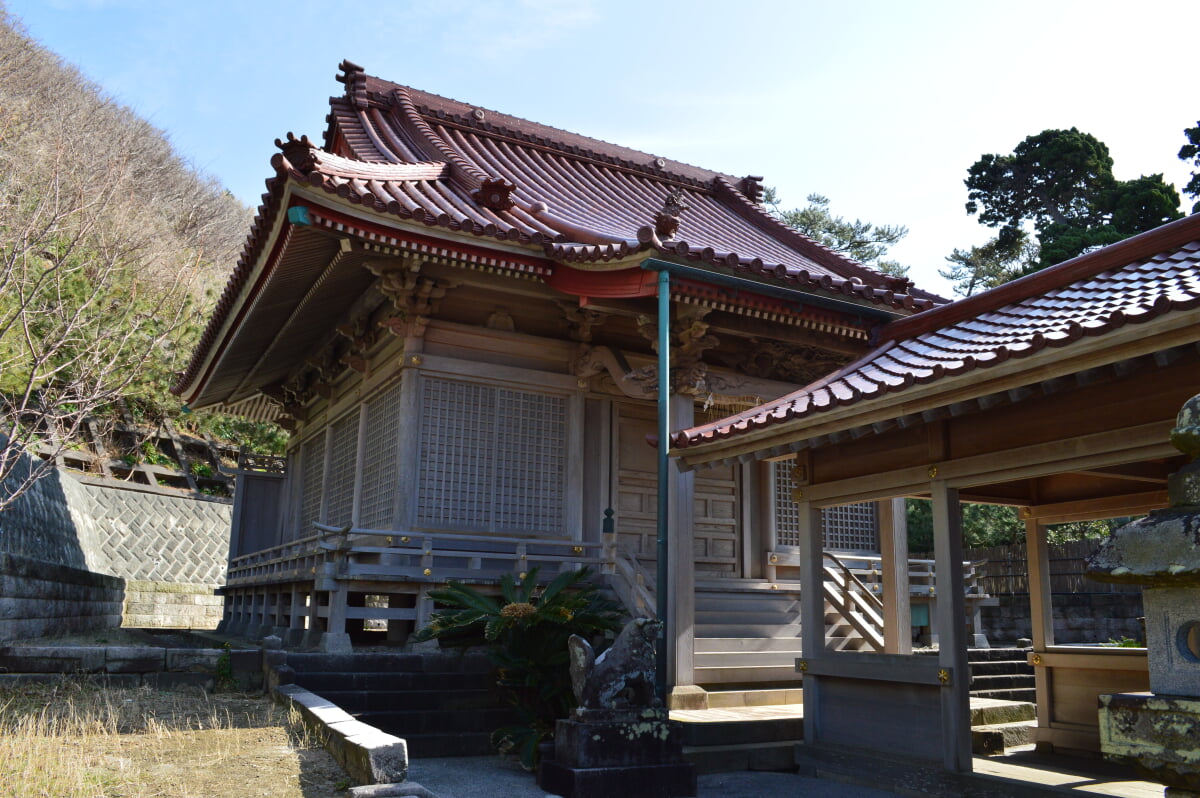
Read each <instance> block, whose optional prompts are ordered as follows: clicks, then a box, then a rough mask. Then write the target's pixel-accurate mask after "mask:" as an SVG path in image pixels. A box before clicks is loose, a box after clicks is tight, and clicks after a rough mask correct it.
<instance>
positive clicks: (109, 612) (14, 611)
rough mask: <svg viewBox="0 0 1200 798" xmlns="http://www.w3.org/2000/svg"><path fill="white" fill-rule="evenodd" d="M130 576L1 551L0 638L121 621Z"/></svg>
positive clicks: (108, 625) (72, 630)
mask: <svg viewBox="0 0 1200 798" xmlns="http://www.w3.org/2000/svg"><path fill="white" fill-rule="evenodd" d="M124 587H125V580H123V579H120V578H117V577H115V576H108V575H105V574H98V573H94V572H92V571H87V570H83V569H81V568H72V567H70V566H67V565H57V564H54V563H48V562H45V561H43V560H31V559H29V558H27V557H20V556H17V555H15V554H8V553H3V552H0V640H26V639H30V638H35V637H44V636H47V635H51V634H74V633H76V632H86V631H92V630H95V629H108V628H114V627H118V626H120V625H121V604H122V601H123V599H124V595H125V590H124Z"/></svg>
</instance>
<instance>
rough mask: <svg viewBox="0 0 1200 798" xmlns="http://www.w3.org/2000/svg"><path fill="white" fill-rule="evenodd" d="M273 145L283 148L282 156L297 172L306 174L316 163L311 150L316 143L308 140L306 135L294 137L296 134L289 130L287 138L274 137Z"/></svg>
mask: <svg viewBox="0 0 1200 798" xmlns="http://www.w3.org/2000/svg"><path fill="white" fill-rule="evenodd" d="M275 146H276V147H278V148H279V149H281V150H283V157H284V158H286V159H287V162H288V163H289V164H291V166H292V168H293V169H295V170H297V171H299V172H303V173H305V174H308V172H309V171H311V170H312V167H313V165H314V164H315V163H316V159H315V158H314V157H313V150H315V149H317V145H316V144H313V143H312V142H311V141H309V139H308V136H301V137H300V138H296V134H294V133H292V132H291V131H290V130H289V131H288V134H287V140H286V141H284V140H281V139H275Z"/></svg>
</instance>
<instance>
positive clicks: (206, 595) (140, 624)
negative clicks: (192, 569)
mask: <svg viewBox="0 0 1200 798" xmlns="http://www.w3.org/2000/svg"><path fill="white" fill-rule="evenodd" d="M216 588H217V586H216V585H186V584H178V583H174V582H139V581H133V580H129V581H127V582H126V583H125V606H124V608H123V612H122V620H121V625H122V626H130V627H134V628H141V629H204V630H211V629H216V628H217V624H218V623H220V622H221V613H222V612H223V610H224V605H225V602H224V599H222V598H221V597H220V596H218V595H216Z"/></svg>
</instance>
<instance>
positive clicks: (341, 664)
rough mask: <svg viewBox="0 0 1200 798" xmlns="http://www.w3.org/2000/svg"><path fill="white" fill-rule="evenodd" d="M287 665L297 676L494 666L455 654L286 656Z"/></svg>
mask: <svg viewBox="0 0 1200 798" xmlns="http://www.w3.org/2000/svg"><path fill="white" fill-rule="evenodd" d="M287 664H288V665H289V666H291V667H292V668H294V669H295V670H296V672H297V673H316V672H321V673H346V672H360V673H368V672H377V673H383V672H386V673H491V672H492V671H494V670H495V669H496V666H495V665H494V664H493V663H492V662H491V660H489V659H488V658H487V657H486V656H485V655H483V654H480V653H474V652H468V653H465V654H459V653H448V654H443V653H430V654H402V653H360V654H318V653H313V652H293V651H289V652H288V653H287Z"/></svg>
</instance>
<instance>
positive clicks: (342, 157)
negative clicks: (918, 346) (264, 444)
mask: <svg viewBox="0 0 1200 798" xmlns="http://www.w3.org/2000/svg"><path fill="white" fill-rule="evenodd" d="M341 69H342V74H341V75H339V77H338V80H339V81H341V82H343V83H345V84H346V92H345V95H344V96H341V97H334V98H332V99H331V100H330V113H329V115H328V117H327V121H328V127H327V129H326V131H325V134H324V146H318V145H317V144H316V143H315V142H312V141H310V140H309V139H308V138H307V137H300V138H296V137H295V136H293V135H292V134H290V133H289V134H288V136H287V138H286V140H282V141H276V144H277V146H279V148H280V150H281V152H280V153H277V154H276V155H275V156H274V158H273V159H272V165H273V166H274V168H275V176H274V177H273V178H272V179H270V180H268V181H267V193H266V194H264V195H263V204H262V205H261V206H260V207H259V213H258V216H257V217H256V219H255V221H254V224H253V227H252V228H251V231H250V235H249V238H248V240H247V243H246V245H245V247H244V248H243V251H242V255H241V257H240V258H239V261H238V264H237V266H236V267H235V268H234V271H233V274H232V275H231V278H230V280H229V283H228V284H227V285H226V287H225V290H224V292H223V294H222V296H221V298H220V300H219V301H218V303H217V306H216V309H215V310H214V312H213V315H212V317H211V318H210V320H209V324H208V327H207V328H206V330H205V332H204V333H203V335H202V337H201V340H200V342H199V344H198V346H197V348H196V350H195V354H194V355H193V359H192V362H191V363H190V364H189V366H188V369H187V371H186V372H185V373H184V374H183V375H182V376H181V377H180V379H179V380H178V382H177V383H176V386H175V390H176V391H178V392H180V393H182V392H184V391H185V390H187V389H188V387H189V386H192V385H193V384H194V382H195V381H196V380H197V379H198V378H199V371H200V369H201V368H203V361H204V360H205V359H206V358H207V357H208V354H209V353H210V352H211V351H212V348H213V347H214V346H216V345H217V339H218V338H219V337H220V336H221V335H222V332H221V331H222V330H223V329H225V327H226V325H227V323H228V322H229V321H230V313H231V311H232V308H233V307H234V306H235V305H236V304H237V303H238V301H239V298H241V297H242V296H243V294H244V292H246V291H251V290H253V286H250V285H249V280H250V276H251V273H252V271H253V270H254V268H255V264H257V263H258V262H259V261H260V259H261V258H262V257H263V256H264V251H263V250H264V248H265V247H266V246H267V243H268V241H269V240H271V236H272V231H273V230H275V229H276V228H277V227H278V226H279V224H280V218H279V214H281V213H283V212H284V210H285V209H284V208H283V207H282V206H283V198H284V196H285V195H286V186H287V185H288V183H289V182H292V183H299V184H303V185H308V186H312V187H314V188H316V189H318V190H321V191H324V192H327V193H329V194H330V195H336V196H337V197H340V198H342V199H344V200H346V201H348V202H350V203H353V204H358V205H362V206H364V207H367V208H370V209H371V210H372V211H374V212H376V213H379V214H383V215H390V216H393V217H396V218H397V219H399V220H403V221H407V222H416V223H419V224H422V225H425V226H427V227H429V228H442V229H445V230H448V231H451V232H454V233H459V234H465V235H469V236H474V237H478V238H479V239H481V240H480V245H481V246H485V247H486V246H487V240H488V239H491V240H493V241H502V242H506V243H508V244H509V245H512V244H516V245H517V246H526V247H528V248H529V249H530V255H532V256H536V257H540V258H546V259H548V260H551V261H557V262H561V263H567V264H573V265H583V266H586V265H587V264H604V263H606V262H607V263H612V262H614V261H620V260H624V259H627V258H633V257H635V256H636V255H637V254H638V253H643V252H644V253H647V254H653V253H656V252H657V253H661V254H662V255H665V256H668V257H674V258H676V259H679V260H682V261H692V262H698V263H701V264H707V265H711V266H714V267H720V268H725V269H729V270H731V271H733V272H735V273H740V274H743V275H746V276H749V277H752V278H754V279H756V280H759V281H763V282H769V283H774V284H778V285H782V286H786V287H789V288H793V289H796V290H798V291H802V292H808V293H815V294H828V295H832V296H834V297H844V298H846V299H848V300H849V301H850V302H852V303H857V304H860V305H867V306H876V307H880V308H882V309H886V310H888V311H889V312H893V313H898V314H908V313H913V312H917V311H922V310H927V309H928V308H931V307H933V306H934V305H935V304H936V303H937V302H939V301H941V300H940V299H939V298H938V297H935V296H934V295H932V294H928V293H926V292H923V291H920V290H918V289H915V288H913V287H912V285H911V283H910V282H909V281H907V280H905V279H903V278H896V277H891V276H888V275H884V274H881V273H879V272H876V271H874V270H872V269H869V268H867V267H865V266H863V265H861V264H859V263H856V262H854V261H852V260H850V259H848V258H846V257H844V256H842V255H840V254H838V253H836V252H833V251H832V250H830V249H828V248H826V247H824V246H822V245H820V244H818V243H816V242H815V241H812V240H811V239H809V238H807V237H805V236H803V235H801V234H799V233H797V232H795V231H793V230H791V229H790V228H788V227H786V226H785V225H783V224H781V223H780V222H778V221H777V220H775V219H774V218H773V217H771V216H770V215H769V214H767V213H766V212H765V211H763V209H762V208H761V207H760V206H759V205H758V204H757V202H756V201H757V199H758V197H759V195H760V193H761V186H760V184H759V182H758V181H759V178H750V177H748V178H735V177H732V176H730V175H725V174H721V173H719V172H713V171H709V170H706V169H701V168H698V167H695V166H691V165H689V164H685V163H681V162H679V161H672V160H668V159H664V158H659V157H656V156H653V155H648V154H646V153H642V152H638V151H636V150H633V149H629V148H627V147H621V146H618V145H615V144H610V143H607V142H603V141H599V140H596V139H590V138H587V137H584V136H580V135H577V134H574V133H569V132H567V131H563V130H558V129H556V128H552V127H548V126H545V125H539V124H536V123H533V122H529V121H527V120H524V119H520V118H518V117H514V116H508V115H506V114H501V113H497V112H495V111H491V110H487V109H483V108H479V107H476V106H472V105H468V104H466V103H462V102H458V101H456V100H450V99H446V98H444V97H439V96H437V95H433V94H429V93H426V92H421V91H418V90H416V89H412V88H409V87H405V86H401V85H399V84H396V83H392V82H390V81H385V80H382V79H379V78H375V77H371V76H368V75H366V74H365V73H364V72H363V70H362V68H360V67H358V66H356V65H354V64H350V63H348V62H343V64H342V65H341ZM676 190H678V191H680V192H682V194H681V197H680V201H681V202H682V204H683V205H685V206H687V208H686V210H684V211H683V212H682V213H681V214H680V215H679V219H678V222H679V227H678V231H677V232H676V233H674V234H672V235H670V237H668V236H666V235H664V234H660V233H659V232H657V230H656V215H657V214H658V213H659V211H660V209H662V208H663V204H664V200H665V199H666V197H667V195H668V194H669V193H671V192H672V191H676ZM664 239H665V240H664Z"/></svg>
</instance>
